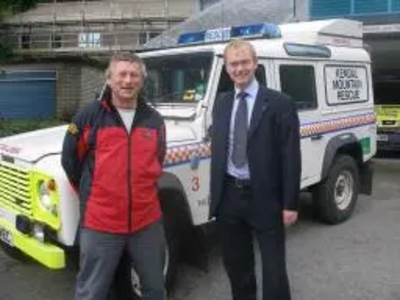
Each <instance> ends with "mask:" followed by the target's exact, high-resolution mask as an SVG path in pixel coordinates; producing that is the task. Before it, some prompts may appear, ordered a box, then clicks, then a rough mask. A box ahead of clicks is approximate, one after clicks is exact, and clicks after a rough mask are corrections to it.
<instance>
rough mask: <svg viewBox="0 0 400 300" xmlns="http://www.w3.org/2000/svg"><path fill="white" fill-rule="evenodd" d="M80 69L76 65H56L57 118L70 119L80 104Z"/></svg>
mask: <svg viewBox="0 0 400 300" xmlns="http://www.w3.org/2000/svg"><path fill="white" fill-rule="evenodd" d="M80 90H81V67H80V66H79V65H78V64H65V63H62V64H58V65H57V116H58V117H59V118H70V116H71V115H73V114H74V113H75V112H76V109H77V108H78V106H79V103H80V100H81V99H80V97H81V95H80Z"/></svg>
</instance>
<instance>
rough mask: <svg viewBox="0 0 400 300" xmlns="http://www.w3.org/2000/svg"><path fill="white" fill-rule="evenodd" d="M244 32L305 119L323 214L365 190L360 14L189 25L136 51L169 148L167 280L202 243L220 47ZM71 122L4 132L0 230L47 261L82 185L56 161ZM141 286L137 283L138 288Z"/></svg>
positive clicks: (307, 177) (16, 250) (344, 214)
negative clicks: (161, 43) (76, 186)
mask: <svg viewBox="0 0 400 300" xmlns="http://www.w3.org/2000/svg"><path fill="white" fill-rule="evenodd" d="M232 38H244V39H248V40H249V41H250V42H251V43H252V44H253V45H254V47H255V49H256V52H257V54H258V57H259V60H258V69H257V72H256V77H257V79H258V81H259V82H260V84H264V85H266V86H268V87H269V88H271V89H276V90H279V91H282V92H284V93H286V94H288V95H290V96H291V97H292V99H293V101H294V103H295V105H296V107H297V109H298V113H299V117H300V122H301V129H300V131H301V150H302V176H301V188H302V190H303V191H306V192H311V193H312V195H313V206H314V208H315V213H316V215H317V216H318V218H319V220H321V221H322V222H326V223H329V224H339V223H341V222H344V221H346V220H347V219H348V218H349V217H350V216H351V215H352V212H353V210H354V207H355V205H356V201H357V197H358V195H359V194H371V191H372V177H373V174H372V170H371V167H370V161H371V158H372V157H373V156H374V155H375V153H376V137H377V134H376V130H377V129H376V119H375V112H374V95H373V91H372V78H371V59H370V55H369V53H368V51H366V50H365V49H364V47H363V40H362V24H361V23H360V22H357V21H351V20H345V19H334V20H324V21H311V22H300V23H293V24H284V25H279V26H278V25H274V24H269V23H265V24H252V25H243V26H236V27H235V26H234V27H227V28H222V29H218V28H217V29H212V30H206V31H201V32H188V33H184V34H183V35H181V36H180V37H179V40H178V45H177V46H176V47H171V48H168V49H160V50H149V51H143V52H141V53H140V56H141V57H142V58H143V59H144V61H145V63H146V65H147V71H148V75H147V78H146V85H145V89H146V95H147V98H148V100H149V103H151V104H152V105H153V106H154V107H155V108H156V109H157V110H158V111H159V112H160V113H161V114H162V115H163V117H164V118H165V122H166V126H167V127H166V130H167V145H168V150H167V154H166V158H165V163H164V174H163V176H162V178H161V179H160V182H159V187H160V196H161V197H160V199H161V206H162V210H163V213H164V217H165V226H166V232H167V238H168V253H167V254H168V259H167V262H166V266H165V275H166V284H167V286H170V284H172V283H173V281H174V278H175V271H176V262H177V259H178V258H179V256H180V254H181V253H182V252H181V251H194V252H197V254H198V255H201V253H202V251H201V249H203V247H202V246H201V245H202V240H203V238H202V237H203V236H204V235H203V233H204V230H203V228H205V227H207V225H209V224H212V222H213V220H210V219H209V215H208V213H209V168H210V155H211V153H210V142H209V129H210V128H211V125H212V118H211V116H212V108H213V102H214V100H215V99H216V95H217V94H218V93H220V92H224V91H227V90H230V89H232V88H233V85H232V82H231V81H230V79H229V77H228V75H227V73H226V71H225V69H224V60H223V50H224V47H225V45H226V43H227V42H228V41H229V40H230V39H232ZM66 130H67V126H60V127H55V128H49V129H44V130H40V131H34V132H29V133H24V134H19V135H15V136H11V137H7V138H3V139H1V140H0V239H1V245H2V246H3V248H4V249H5V250H6V251H7V252H8V253H9V254H11V255H14V256H17V255H19V254H21V253H24V254H25V255H28V256H30V257H32V258H33V259H35V260H37V261H38V262H39V263H41V264H43V265H44V266H46V267H48V268H51V269H60V268H63V267H64V266H65V256H66V253H67V249H69V248H70V247H73V246H75V245H76V237H77V230H78V221H79V209H78V199H77V196H76V194H75V192H74V190H73V188H71V186H70V184H69V182H68V181H67V178H66V176H65V174H64V171H63V169H62V167H61V163H60V153H61V149H62V142H63V138H64V135H65V132H66ZM138 292H140V288H138Z"/></svg>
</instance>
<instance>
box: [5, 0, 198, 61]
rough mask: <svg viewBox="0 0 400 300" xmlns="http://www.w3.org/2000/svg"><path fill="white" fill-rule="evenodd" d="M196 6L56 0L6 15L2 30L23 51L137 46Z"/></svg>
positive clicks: (167, 0) (168, 1) (150, 0)
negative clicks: (16, 13) (11, 16)
mask: <svg viewBox="0 0 400 300" xmlns="http://www.w3.org/2000/svg"><path fill="white" fill-rule="evenodd" d="M193 9H194V1H187V0H131V1H127V0H119V1H116V0H114V1H111V0H108V1H90V0H80V1H76V2H72V1H69V2H64V1H62V2H60V1H57V0H54V1H53V3H48V4H40V5H38V6H37V7H36V8H35V9H33V10H31V11H28V12H26V13H22V14H19V15H16V16H15V17H14V18H12V19H10V20H6V22H5V23H4V24H3V26H2V28H1V31H2V32H1V34H2V35H3V36H5V37H6V39H7V40H8V41H9V43H10V45H11V46H12V47H13V48H14V49H16V50H17V52H18V53H21V54H24V53H28V54H32V53H42V54H45V53H52V54H63V53H64V54H65V53H68V54H75V55H79V54H81V53H108V52H110V51H111V52H114V51H120V50H134V49H136V48H137V47H138V46H139V45H141V44H144V43H146V42H147V41H148V40H150V39H151V38H154V37H156V36H157V35H159V34H161V32H163V31H164V30H166V29H168V28H170V27H171V26H173V25H175V24H177V23H180V22H182V21H183V20H185V19H186V18H187V17H188V16H189V15H190V14H191V13H193Z"/></svg>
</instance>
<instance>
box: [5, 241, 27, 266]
mask: <svg viewBox="0 0 400 300" xmlns="http://www.w3.org/2000/svg"><path fill="white" fill-rule="evenodd" d="M0 247H1V248H2V249H3V251H4V252H5V253H6V254H7V255H8V256H9V257H11V258H12V259H15V260H18V261H21V262H25V263H26V262H30V261H31V258H30V257H29V256H28V255H26V254H25V253H24V252H22V251H21V250H19V249H18V248H15V247H11V246H9V245H7V244H5V243H3V242H0Z"/></svg>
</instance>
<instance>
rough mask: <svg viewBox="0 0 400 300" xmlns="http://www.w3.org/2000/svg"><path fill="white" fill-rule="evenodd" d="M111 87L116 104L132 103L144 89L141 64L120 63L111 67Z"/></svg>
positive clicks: (108, 82) (109, 80) (108, 81)
mask: <svg viewBox="0 0 400 300" xmlns="http://www.w3.org/2000/svg"><path fill="white" fill-rule="evenodd" d="M110 71H111V72H110V77H109V78H108V80H107V84H108V85H109V86H110V88H111V90H112V94H113V98H115V99H114V100H116V102H117V103H118V102H130V101H132V100H133V99H134V98H135V97H136V95H137V94H138V93H139V91H140V89H141V88H142V87H143V76H142V70H141V67H140V64H139V63H136V62H127V61H118V62H115V63H113V64H112V65H111V68H110Z"/></svg>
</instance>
